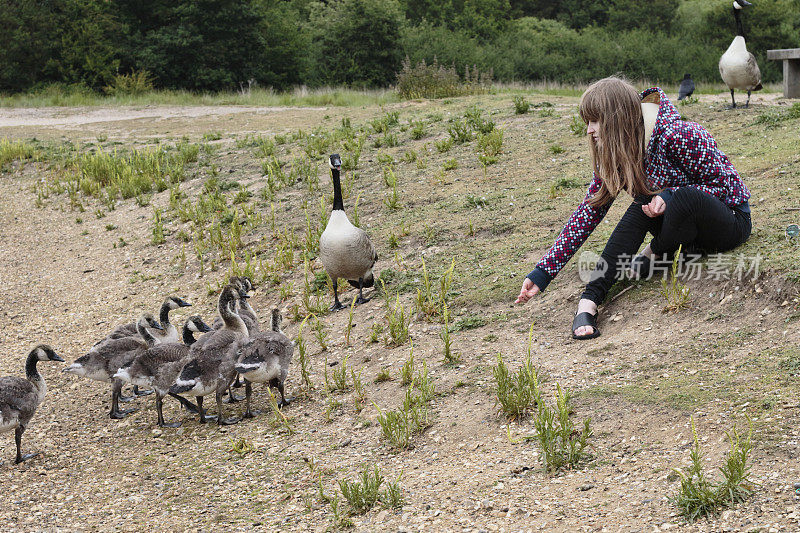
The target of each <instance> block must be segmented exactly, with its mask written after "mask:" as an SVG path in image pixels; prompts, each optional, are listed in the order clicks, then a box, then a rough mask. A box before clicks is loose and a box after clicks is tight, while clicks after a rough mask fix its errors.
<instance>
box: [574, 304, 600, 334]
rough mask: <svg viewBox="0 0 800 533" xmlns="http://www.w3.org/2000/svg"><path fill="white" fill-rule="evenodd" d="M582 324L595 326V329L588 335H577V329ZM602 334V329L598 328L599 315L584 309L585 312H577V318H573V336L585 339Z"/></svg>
mask: <svg viewBox="0 0 800 533" xmlns="http://www.w3.org/2000/svg"><path fill="white" fill-rule="evenodd" d="M581 326H591V327H593V328H594V331H593V332H592V333H590V334H588V335H575V330H576V329H578V328H579V327H581ZM599 336H600V330H599V329H597V315H596V314H595V315H593V314H592V313H589V312H588V311H584V312H583V313H577V314H576V315H575V318H574V319H573V320H572V338H573V339H578V340H579V341H585V340H587V339H594V338H595V337H599Z"/></svg>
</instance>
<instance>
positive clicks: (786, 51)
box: [767, 48, 800, 59]
mask: <svg viewBox="0 0 800 533" xmlns="http://www.w3.org/2000/svg"><path fill="white" fill-rule="evenodd" d="M767 59H800V48H782V49H779V50H767Z"/></svg>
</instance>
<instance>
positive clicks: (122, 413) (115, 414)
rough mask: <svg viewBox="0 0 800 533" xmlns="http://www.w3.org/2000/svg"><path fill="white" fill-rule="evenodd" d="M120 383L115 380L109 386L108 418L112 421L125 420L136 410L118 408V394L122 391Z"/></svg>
mask: <svg viewBox="0 0 800 533" xmlns="http://www.w3.org/2000/svg"><path fill="white" fill-rule="evenodd" d="M122 385H123V383H122V381H120V380H118V379H115V380H114V383H113V384H112V385H111V412H110V413H109V416H110V417H111V418H112V419H114V420H119V419H120V418H125V417H126V416H128V415H129V414H131V413H133V412H134V411H136V409H120V408H119V394H120V392H121V391H122Z"/></svg>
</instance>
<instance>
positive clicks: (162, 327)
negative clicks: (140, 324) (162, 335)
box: [149, 324, 164, 331]
mask: <svg viewBox="0 0 800 533" xmlns="http://www.w3.org/2000/svg"><path fill="white" fill-rule="evenodd" d="M149 327H151V328H153V329H160V330H161V331H164V326H162V325H161V324H153V325H152V326H149Z"/></svg>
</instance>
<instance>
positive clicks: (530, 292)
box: [514, 278, 539, 304]
mask: <svg viewBox="0 0 800 533" xmlns="http://www.w3.org/2000/svg"><path fill="white" fill-rule="evenodd" d="M537 294H539V287H537V286H536V285H534V283H533V282H532V281H531V280H530V279H528V278H525V281H523V282H522V290H520V291H519V296H517V299H516V300H515V301H514V303H516V304H524V303H525V302H527V301H528V300H530V299H531V298H533V297H534V296H536V295H537Z"/></svg>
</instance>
